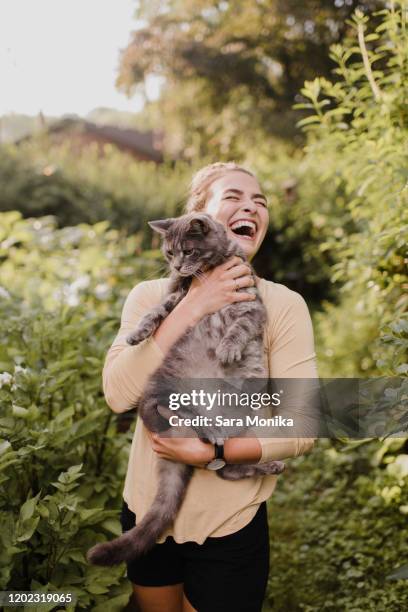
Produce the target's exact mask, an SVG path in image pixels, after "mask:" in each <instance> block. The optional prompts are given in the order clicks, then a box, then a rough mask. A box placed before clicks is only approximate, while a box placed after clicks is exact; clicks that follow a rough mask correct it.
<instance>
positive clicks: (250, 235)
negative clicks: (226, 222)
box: [230, 219, 257, 240]
mask: <svg viewBox="0 0 408 612" xmlns="http://www.w3.org/2000/svg"><path fill="white" fill-rule="evenodd" d="M230 229H231V231H232V232H233V233H234V234H235V235H236V236H239V237H240V238H246V239H248V240H253V239H254V238H255V234H256V231H257V227H256V223H255V221H249V220H246V219H239V220H238V221H234V223H231V225H230Z"/></svg>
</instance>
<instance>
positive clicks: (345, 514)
mask: <svg viewBox="0 0 408 612" xmlns="http://www.w3.org/2000/svg"><path fill="white" fill-rule="evenodd" d="M351 446H352V447H351V448H349V449H347V448H344V449H343V450H340V449H339V448H337V447H336V446H334V447H333V445H332V444H331V443H330V442H329V441H323V440H322V441H320V442H319V443H318V446H317V447H315V449H314V450H313V455H312V456H311V457H299V458H297V459H294V460H292V461H291V471H289V472H288V473H286V474H285V477H284V478H283V479H282V480H281V479H280V480H279V482H278V486H277V489H276V490H275V492H274V495H273V498H272V500H271V503H270V512H269V525H270V542H271V572H270V577H269V584H268V597H267V601H266V604H265V607H264V610H265V612H267V611H271V612H272V610H273V612H286V611H287V610H290V611H291V612H298V611H301V610H303V611H305V612H314V611H316V610H332V611H339V612H340V611H343V610H347V611H348V612H352V611H353V612H363V611H364V612H366V611H372V612H374V611H377V610H391V611H392V612H399V611H400V610H404V609H406V608H407V606H408V594H407V587H406V580H404V579H403V577H404V576H403V575H402V569H400V573H399V574H397V575H396V579H395V580H391V579H390V576H392V575H393V574H394V572H396V570H397V569H398V568H402V567H404V566H405V564H406V562H407V556H406V541H407V537H408V527H407V512H408V486H407V479H408V454H407V451H408V447H407V443H406V441H405V440H404V439H394V440H393V441H389V442H388V443H387V445H386V446H385V445H381V443H379V442H376V441H372V442H370V443H369V444H364V445H361V444H360V445H358V443H356V444H354V445H351ZM292 468H293V469H292ZM398 576H401V577H400V578H398Z"/></svg>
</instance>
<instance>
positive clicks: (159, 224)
mask: <svg viewBox="0 0 408 612" xmlns="http://www.w3.org/2000/svg"><path fill="white" fill-rule="evenodd" d="M174 221H175V219H159V220H158V221H148V222H147V224H148V225H150V227H151V228H152V229H153V230H154V231H155V232H157V233H158V234H162V235H163V236H165V235H166V234H167V232H168V230H169V228H170V226H171V225H173V223H174Z"/></svg>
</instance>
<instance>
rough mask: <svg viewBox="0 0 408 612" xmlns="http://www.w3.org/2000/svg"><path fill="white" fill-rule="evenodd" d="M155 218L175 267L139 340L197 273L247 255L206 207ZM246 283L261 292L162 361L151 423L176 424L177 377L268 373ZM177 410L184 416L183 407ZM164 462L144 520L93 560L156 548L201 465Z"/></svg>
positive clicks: (146, 416) (194, 331) (258, 312)
mask: <svg viewBox="0 0 408 612" xmlns="http://www.w3.org/2000/svg"><path fill="white" fill-rule="evenodd" d="M149 225H150V226H151V227H152V228H153V229H154V230H155V231H157V232H159V233H160V234H162V235H163V238H164V240H163V252H164V255H165V257H166V258H167V260H168V261H169V265H170V269H171V276H170V286H169V292H168V294H167V296H166V298H165V299H164V300H163V302H162V303H161V304H159V305H158V306H157V307H155V308H153V310H152V311H151V312H149V313H148V314H147V315H146V316H144V317H143V319H142V320H141V321H140V323H139V325H138V327H137V329H136V330H135V331H134V332H133V333H132V334H131V335H130V336H128V338H127V342H128V343H129V344H132V345H135V344H139V343H140V342H142V340H145V339H146V338H148V337H150V336H152V335H153V334H154V332H155V331H156V330H157V328H158V327H159V325H160V324H161V322H162V321H163V320H164V319H165V318H166V317H167V315H168V314H169V313H170V312H171V311H172V310H173V308H175V306H176V305H177V304H178V303H179V302H180V300H181V299H182V298H183V297H184V296H185V295H186V293H187V291H188V289H189V286H190V284H191V281H192V279H193V277H194V276H196V277H199V276H200V274H201V273H202V271H203V270H209V269H212V268H214V267H216V266H218V265H220V264H222V263H223V262H225V261H226V260H227V259H230V258H231V257H232V256H234V255H238V256H240V257H242V259H243V260H244V261H246V257H245V254H244V252H243V251H242V250H241V248H240V247H239V245H238V244H237V243H236V242H235V241H233V240H230V239H229V238H228V236H227V233H226V230H225V228H224V227H223V225H221V224H220V223H218V222H217V221H215V220H214V219H213V218H212V217H211V216H209V215H207V214H205V213H190V214H187V215H183V216H181V217H178V218H174V219H164V220H161V221H154V222H151V223H149ZM242 231H244V230H242ZM252 273H253V271H252ZM241 291H245V292H249V293H253V294H255V295H256V299H255V300H252V301H250V300H245V301H243V302H234V303H232V304H229V305H227V306H224V307H223V308H222V309H221V310H219V311H217V312H215V313H213V314H209V315H206V316H205V317H203V318H202V319H201V320H200V321H199V323H198V324H197V325H195V326H194V327H190V328H188V329H187V331H186V332H185V333H184V334H183V335H182V336H181V337H180V338H179V339H178V340H177V341H176V342H175V343H174V344H173V346H172V347H171V348H170V349H169V351H168V352H167V354H166V356H165V358H164V360H163V362H162V364H161V366H159V368H158V369H157V370H156V371H155V372H154V373H153V374H152V375H151V376H150V378H149V380H148V382H147V384H146V386H145V389H144V392H143V394H142V397H141V398H140V399H139V401H138V402H137V403H136V406H137V408H138V414H139V416H140V417H141V418H142V419H143V422H144V425H145V426H146V427H147V429H149V430H150V431H152V432H163V431H166V430H169V423H168V420H167V419H168V415H169V413H170V411H169V409H168V408H167V407H166V406H165V405H164V404H165V402H164V401H163V399H164V398H168V397H169V394H170V393H171V392H174V390H175V385H176V386H177V384H178V383H179V384H181V385H182V383H183V380H186V379H197V378H200V379H224V380H225V379H231V378H232V379H235V380H237V379H239V380H241V381H242V380H243V379H265V378H267V377H268V372H267V370H266V368H265V364H264V361H263V354H264V348H263V330H264V325H265V323H266V311H265V307H264V305H263V303H262V301H261V299H260V297H259V294H258V291H257V289H256V287H255V286H254V287H246V288H242V289H241ZM167 404H168V400H167ZM136 406H132V407H136ZM205 412H206V409H205V408H204V409H201V412H200V408H198V407H194V406H190V407H188V408H184V409H183V413H182V416H183V417H185V416H186V415H187V416H194V415H198V414H204V413H205ZM173 414H174V413H173ZM207 414H208V413H207ZM178 416H179V417H180V416H181V413H180V410H179V411H178ZM229 416H231V413H229ZM194 429H195V431H196V433H197V435H198V436H199V437H200V438H201V439H202V440H204V441H211V442H216V441H217V442H218V443H220V442H223V441H224V440H225V439H226V438H227V437H234V435H240V434H242V432H243V429H242V427H240V428H238V429H237V430H236V431H234V429H233V428H231V427H228V428H227V429H228V431H226V429H225V428H223V427H222V426H218V427H214V425H211V426H205V425H200V427H195V428H194ZM284 468H285V465H284V463H282V462H281V461H271V462H268V463H263V464H254V465H235V464H234V465H226V466H224V467H223V468H221V469H220V470H218V471H217V475H218V476H219V477H221V478H224V479H227V480H238V479H241V478H248V477H251V476H256V475H264V474H280V473H281V472H282V471H283V470H284ZM158 469H159V475H158V481H159V482H158V492H157V494H156V497H155V499H154V501H153V504H152V506H151V508H150V510H149V511H148V512H147V514H146V515H145V516H144V518H143V519H142V520H141V522H140V523H139V524H138V525H136V526H135V527H133V528H132V529H130V530H129V531H127V532H126V533H124V534H122V535H121V536H120V537H118V538H116V539H115V540H113V541H111V542H106V543H102V544H97V545H96V546H94V547H92V548H91V549H90V550H89V551H88V554H87V559H88V561H90V562H91V563H94V564H97V565H106V566H109V565H115V564H117V563H120V562H122V561H128V560H130V559H133V558H135V557H138V556H139V555H141V554H143V553H145V552H146V551H147V550H149V549H150V548H151V547H152V546H153V545H154V544H155V542H156V540H157V538H158V537H159V536H160V535H161V534H162V533H163V532H164V531H165V529H167V528H168V527H169V526H170V525H171V524H172V523H173V521H174V519H175V517H176V515H177V512H178V510H179V508H180V506H181V503H182V501H183V499H184V496H185V493H186V490H187V486H188V484H189V481H190V479H191V476H192V474H193V470H194V468H193V467H192V466H190V465H185V464H182V463H176V462H173V461H168V460H166V459H161V458H159V459H158Z"/></svg>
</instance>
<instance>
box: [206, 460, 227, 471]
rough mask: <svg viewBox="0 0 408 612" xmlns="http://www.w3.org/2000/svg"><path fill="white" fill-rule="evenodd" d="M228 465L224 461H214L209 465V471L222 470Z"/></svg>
mask: <svg viewBox="0 0 408 612" xmlns="http://www.w3.org/2000/svg"><path fill="white" fill-rule="evenodd" d="M224 465H226V462H225V461H224V459H213V460H212V461H210V463H208V464H207V470H220V469H221V468H223V467H224Z"/></svg>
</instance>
